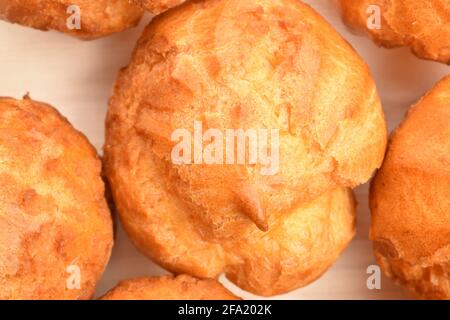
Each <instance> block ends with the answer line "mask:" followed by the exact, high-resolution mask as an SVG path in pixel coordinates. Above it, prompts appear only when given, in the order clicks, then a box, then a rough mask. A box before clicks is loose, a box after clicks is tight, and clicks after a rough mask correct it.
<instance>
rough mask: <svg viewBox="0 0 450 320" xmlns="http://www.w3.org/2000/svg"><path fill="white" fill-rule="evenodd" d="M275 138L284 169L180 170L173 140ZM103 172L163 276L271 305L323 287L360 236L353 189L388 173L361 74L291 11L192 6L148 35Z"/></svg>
mask: <svg viewBox="0 0 450 320" xmlns="http://www.w3.org/2000/svg"><path fill="white" fill-rule="evenodd" d="M196 121H199V122H201V123H202V125H203V127H204V128H205V129H207V128H215V129H218V130H220V131H224V130H226V129H228V128H234V129H239V128H242V129H250V128H253V129H260V128H266V129H273V128H275V129H278V130H279V158H280V166H279V171H278V173H277V174H275V175H267V176H264V175H261V174H260V169H261V166H262V165H261V164H255V165H207V164H193V165H175V164H174V163H173V162H172V161H171V150H172V149H173V147H174V142H173V141H171V134H172V133H173V132H174V130H176V129H179V128H186V129H187V130H192V128H193V125H194V123H195V122H196ZM106 127H107V128H106V144H105V147H104V151H105V167H106V174H107V176H108V179H109V182H110V184H111V186H112V189H113V194H114V199H115V202H116V205H117V207H118V210H119V212H120V215H121V218H122V221H123V223H124V226H125V229H126V230H127V231H128V233H129V234H130V236H131V238H132V239H133V241H134V243H135V244H136V245H137V246H138V247H139V248H140V249H141V251H143V252H144V253H146V254H147V255H148V256H150V257H151V258H153V259H154V260H156V261H157V262H158V263H160V264H162V265H163V266H165V267H166V268H168V269H169V270H172V271H176V272H178V273H180V272H182V273H188V274H193V275H195V276H198V277H215V276H217V275H218V274H220V273H221V272H225V273H227V275H228V277H229V278H230V279H232V280H233V281H234V282H236V283H237V284H238V285H239V286H241V287H244V288H245V289H247V290H250V291H252V292H256V293H259V294H263V295H272V294H276V293H281V292H285V291H288V290H292V289H294V288H297V287H300V286H302V285H305V284H307V283H309V282H311V281H312V280H314V279H315V278H317V277H318V276H319V275H321V274H322V273H323V272H324V271H325V270H326V269H327V268H328V267H329V265H330V264H331V263H332V262H333V261H334V260H335V259H336V258H337V256H338V255H339V253H340V252H341V251H342V249H343V248H344V247H345V246H346V244H347V243H348V241H349V240H350V239H351V238H352V236H353V234H354V200H353V196H352V194H351V191H349V190H348V189H347V188H350V187H355V186H358V185H360V184H362V183H364V182H366V181H367V180H368V179H369V178H370V177H371V175H372V173H373V171H374V170H375V169H376V168H378V167H379V166H380V165H381V162H382V159H383V156H384V151H385V146H386V140H387V133H386V126H385V121H384V116H383V112H382V109H381V106H380V102H379V98H378V95H377V92H376V88H375V85H374V82H373V80H372V78H371V75H370V73H369V70H368V68H367V66H366V64H365V63H364V62H363V61H362V60H361V59H360V57H359V56H358V55H357V54H356V53H355V51H354V50H353V49H352V48H351V47H350V45H348V43H347V42H345V41H344V40H343V39H342V38H341V37H340V36H339V35H338V34H337V32H336V31H335V30H334V29H333V28H332V27H331V26H330V25H329V24H328V23H327V22H325V20H323V18H321V17H320V16H319V15H318V14H317V13H316V12H315V11H313V10H312V9H311V8H310V7H309V6H307V5H305V4H303V3H301V2H299V1H296V0H275V1H274V0H272V1H269V0H251V1H237V0H229V1H224V0H207V1H193V2H189V3H185V4H183V5H181V6H179V7H177V8H175V9H172V10H170V11H168V12H166V13H165V14H163V15H161V16H158V17H157V18H155V19H154V20H153V21H152V22H151V24H150V25H149V26H148V27H147V28H146V30H145V31H144V33H143V35H142V36H141V38H140V40H139V42H138V44H137V47H136V49H135V52H134V55H133V58H132V61H131V62H130V64H129V66H128V67H127V68H125V69H123V70H122V71H121V73H120V75H119V77H118V79H117V82H116V85H115V89H114V94H113V96H112V98H111V101H110V106H109V112H108V117H107V122H106Z"/></svg>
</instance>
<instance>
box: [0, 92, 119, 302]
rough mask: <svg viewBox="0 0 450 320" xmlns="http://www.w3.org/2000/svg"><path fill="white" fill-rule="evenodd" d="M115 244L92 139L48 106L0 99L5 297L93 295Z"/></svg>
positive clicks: (0, 279) (0, 283) (0, 264)
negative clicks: (90, 141) (87, 137)
mask: <svg viewBox="0 0 450 320" xmlns="http://www.w3.org/2000/svg"><path fill="white" fill-rule="evenodd" d="M112 243H113V239H112V221H111V217H110V213H109V210H108V207H107V205H106V201H105V198H104V185H103V181H102V179H101V178H100V161H99V159H98V158H97V155H96V151H95V150H94V148H93V147H92V146H91V145H90V144H89V142H88V140H87V139H86V138H85V137H84V136H83V135H82V134H81V133H79V132H78V131H76V130H75V129H74V128H73V127H72V126H71V125H70V124H69V123H68V122H67V120H66V119H65V118H63V117H62V116H61V115H60V114H59V113H58V112H57V111H56V110H55V109H53V108H52V107H50V106H49V105H46V104H44V103H40V102H36V101H32V100H30V99H29V98H28V97H26V98H24V100H14V99H10V98H0V300H4V299H31V300H35V299H88V298H90V297H91V296H92V295H93V293H94V291H95V285H96V282H97V281H98V280H99V278H100V276H101V274H102V273H103V270H104V268H105V266H106V263H107V262H108V259H109V256H110V253H111V248H112Z"/></svg>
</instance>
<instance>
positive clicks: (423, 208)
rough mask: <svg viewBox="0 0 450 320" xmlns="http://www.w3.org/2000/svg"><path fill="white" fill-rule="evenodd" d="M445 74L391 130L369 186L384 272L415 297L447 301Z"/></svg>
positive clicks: (448, 97) (449, 167)
mask: <svg viewBox="0 0 450 320" xmlns="http://www.w3.org/2000/svg"><path fill="white" fill-rule="evenodd" d="M449 123H450V77H447V78H445V79H444V80H442V81H441V82H440V83H439V84H437V85H436V87H435V88H433V90H431V91H430V92H429V93H428V94H427V95H426V96H425V97H424V98H422V99H421V100H420V101H419V102H418V103H417V104H416V105H415V106H413V107H412V109H411V110H410V112H409V113H408V115H407V117H406V119H405V121H404V122H403V124H402V125H401V126H400V127H399V128H398V129H397V130H396V131H395V133H394V134H393V136H392V138H391V141H390V146H389V151H388V153H387V157H386V160H385V162H384V164H383V166H382V168H381V170H380V172H379V173H378V174H377V176H376V178H375V180H374V181H373V184H372V188H371V195H370V197H371V199H370V200H371V210H372V229H371V238H372V240H373V241H374V249H375V254H376V256H377V259H378V261H379V263H380V265H381V267H382V269H383V270H384V272H385V273H386V274H387V275H388V276H390V277H391V278H393V279H394V280H395V281H396V282H397V283H399V284H401V285H403V286H405V287H406V288H408V289H409V290H411V291H413V292H414V293H415V294H416V295H417V296H419V297H421V298H430V299H450V216H449V213H450V201H449V199H450V126H449Z"/></svg>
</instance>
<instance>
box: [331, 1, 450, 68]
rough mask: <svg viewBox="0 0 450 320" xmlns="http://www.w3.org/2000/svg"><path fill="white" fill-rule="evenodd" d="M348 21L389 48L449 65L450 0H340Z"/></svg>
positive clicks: (379, 43)
mask: <svg viewBox="0 0 450 320" xmlns="http://www.w3.org/2000/svg"><path fill="white" fill-rule="evenodd" d="M340 1H341V7H342V12H343V17H344V21H345V23H346V24H347V25H348V26H350V27H351V28H353V29H355V30H364V31H365V32H366V33H367V34H369V35H370V37H371V38H372V39H373V40H374V41H375V42H376V43H377V44H378V45H381V46H384V47H387V48H392V47H399V46H408V47H410V48H411V49H412V51H413V52H414V53H415V54H416V55H417V56H418V57H420V58H423V59H429V60H436V61H440V62H443V63H446V64H450V2H449V1H448V0H390V1H385V0H340Z"/></svg>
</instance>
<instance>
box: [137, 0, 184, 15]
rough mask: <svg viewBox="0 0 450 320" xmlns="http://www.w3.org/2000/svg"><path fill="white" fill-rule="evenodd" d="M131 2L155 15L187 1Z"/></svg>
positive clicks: (142, 0)
mask: <svg viewBox="0 0 450 320" xmlns="http://www.w3.org/2000/svg"><path fill="white" fill-rule="evenodd" d="M131 2H132V3H134V4H136V5H140V6H142V7H143V8H145V9H147V10H148V11H150V12H151V13H153V14H160V13H162V12H164V11H167V10H169V9H170V8H174V7H176V6H178V5H180V4H182V3H184V2H186V0H131Z"/></svg>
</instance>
